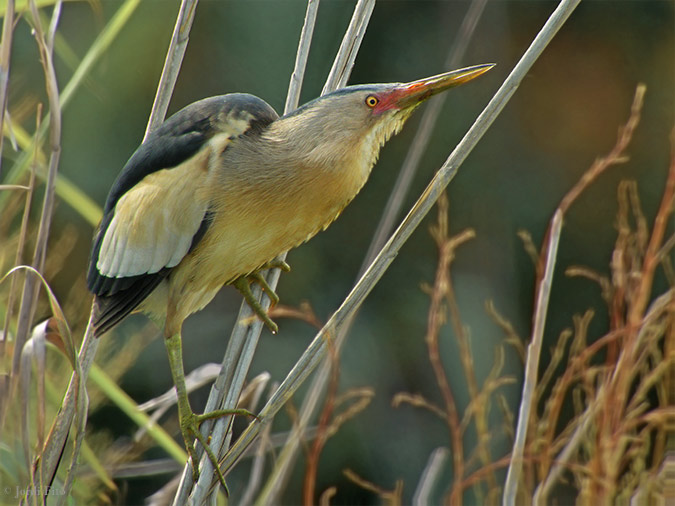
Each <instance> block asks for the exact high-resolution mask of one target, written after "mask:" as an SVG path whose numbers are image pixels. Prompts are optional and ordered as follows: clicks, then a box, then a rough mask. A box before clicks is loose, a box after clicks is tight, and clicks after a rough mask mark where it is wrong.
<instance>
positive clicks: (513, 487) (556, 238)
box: [503, 209, 563, 506]
mask: <svg viewBox="0 0 675 506" xmlns="http://www.w3.org/2000/svg"><path fill="white" fill-rule="evenodd" d="M562 221H563V217H562V211H561V210H560V209H557V210H556V212H555V214H554V215H553V221H552V222H551V228H550V234H549V240H548V244H547V245H546V249H545V251H546V261H545V264H544V265H545V267H544V275H543V276H542V278H541V281H540V282H539V286H538V288H537V303H536V307H535V312H534V325H533V329H532V340H531V342H530V344H529V346H528V347H527V358H526V360H525V379H524V380H523V395H522V398H521V401H520V410H519V412H518V426H517V428H516V440H515V442H514V444H513V451H512V452H511V461H510V463H509V469H508V472H507V474H506V483H505V484H504V499H503V504H504V506H515V505H516V493H517V492H518V482H519V481H520V470H521V468H522V465H523V454H524V451H525V442H526V440H527V428H528V426H529V423H530V412H531V410H532V404H533V402H534V395H533V394H534V391H535V389H536V386H537V375H538V373H539V357H540V355H541V346H542V342H543V339H544V325H545V324H546V313H547V312H548V301H549V298H550V295H551V285H552V283H553V272H554V270H555V263H556V256H557V253H558V244H559V242H560V231H561V229H562Z"/></svg>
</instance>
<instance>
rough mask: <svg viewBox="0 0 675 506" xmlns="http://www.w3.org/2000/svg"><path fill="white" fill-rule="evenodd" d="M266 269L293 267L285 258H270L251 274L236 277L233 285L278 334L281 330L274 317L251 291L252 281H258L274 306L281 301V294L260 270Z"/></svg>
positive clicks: (264, 321)
mask: <svg viewBox="0 0 675 506" xmlns="http://www.w3.org/2000/svg"><path fill="white" fill-rule="evenodd" d="M265 269H281V270H282V271H284V272H288V271H290V270H291V267H290V266H289V265H288V264H287V263H286V262H284V261H283V260H277V259H274V260H270V261H269V262H267V263H266V264H264V265H263V266H262V267H260V269H258V270H256V271H254V272H252V273H251V274H248V275H246V276H240V277H238V278H237V279H235V280H234V281H233V282H232V286H234V287H235V288H236V289H237V290H239V292H240V293H241V294H242V295H243V296H244V299H246V303H247V304H248V305H249V306H250V307H251V309H252V310H253V312H254V313H255V314H256V315H258V317H259V318H260V319H261V320H262V321H263V323H264V324H265V325H267V327H268V328H269V329H270V330H271V331H272V333H274V334H276V333H277V331H278V330H279V327H278V326H277V324H276V323H274V322H273V321H272V319H271V318H270V317H269V315H268V314H267V311H265V309H264V308H263V307H262V305H261V304H260V302H259V301H258V299H256V298H255V297H254V295H253V292H252V291H251V283H258V284H259V285H260V287H261V288H262V289H263V291H264V292H265V293H266V294H267V296H268V297H269V298H270V302H271V303H272V305H273V306H274V305H275V304H277V303H278V302H279V296H278V295H277V294H276V292H275V291H274V290H273V289H272V287H271V286H270V285H269V283H267V280H266V279H265V276H263V275H262V274H261V272H260V271H263V270H265Z"/></svg>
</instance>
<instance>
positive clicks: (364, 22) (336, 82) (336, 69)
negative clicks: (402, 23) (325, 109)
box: [321, 0, 375, 95]
mask: <svg viewBox="0 0 675 506" xmlns="http://www.w3.org/2000/svg"><path fill="white" fill-rule="evenodd" d="M374 8H375V0H359V1H358V2H357V3H356V7H354V13H353V14H352V19H351V21H350V22H349V27H348V28H347V32H346V33H345V36H344V37H343V38H342V44H340V49H338V52H337V56H336V57H335V60H334V61H333V66H332V67H331V69H330V72H329V74H328V78H327V79H326V83H325V84H324V85H323V89H322V90H321V94H322V95H325V94H326V93H330V92H331V91H333V90H336V89H338V88H342V87H344V86H345V85H346V84H347V80H348V79H349V76H350V75H351V73H352V67H354V61H355V60H356V54H357V53H358V52H359V47H361V41H362V40H363V36H364V35H365V33H366V28H367V27H368V22H369V21H370V16H371V14H372V13H373V9H374Z"/></svg>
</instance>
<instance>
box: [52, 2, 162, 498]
mask: <svg viewBox="0 0 675 506" xmlns="http://www.w3.org/2000/svg"><path fill="white" fill-rule="evenodd" d="M139 1H140V0H127V1H126V2H125V3H124V5H123V6H122V7H120V9H118V11H117V13H116V14H115V17H114V21H115V23H114V27H115V29H110V30H106V31H105V33H102V34H101V35H100V36H99V38H97V40H96V42H95V44H96V50H95V51H94V48H93V47H92V49H90V51H89V52H88V53H87V57H86V58H85V59H84V60H83V61H82V63H81V64H80V66H79V67H78V70H77V71H76V72H75V74H74V75H73V77H72V78H71V80H70V82H69V83H68V86H66V88H65V89H64V93H63V95H62V101H61V106H62V107H63V106H64V105H65V102H66V100H67V98H68V97H69V95H66V93H67V92H68V90H70V92H71V93H72V92H73V91H74V90H75V89H76V88H77V86H78V85H79V83H80V82H81V80H82V79H83V78H84V75H86V71H87V70H88V69H89V68H90V67H91V65H93V63H94V62H95V61H96V59H97V57H98V56H99V55H100V52H102V51H103V49H104V48H106V47H108V45H109V44H110V43H111V42H112V39H113V38H114V37H115V36H116V35H117V33H118V31H119V29H120V28H121V26H122V25H123V24H124V23H125V22H126V20H127V19H128V17H129V16H130V15H131V13H133V11H134V9H135V8H136V6H137V5H138V2H139ZM111 24H112V22H111ZM167 60H168V58H167ZM78 71H79V72H78ZM76 77H77V79H76ZM71 85H72V86H71ZM160 87H165V88H168V89H169V91H166V90H164V89H163V90H162V91H161V92H160V91H158V92H157V95H158V96H164V95H165V94H168V95H169V96H170V95H171V90H173V83H170V82H165V83H163V84H161V85H160ZM151 116H152V112H151ZM93 319H94V305H93V304H92V308H91V311H90V313H89V322H88V324H87V328H86V330H85V333H84V337H83V339H82V345H81V346H80V351H79V354H78V362H77V363H78V364H79V366H78V368H79V369H81V371H80V370H76V371H75V372H74V373H73V375H72V376H71V378H70V383H69V385H68V390H67V391H66V395H65V397H64V399H63V402H62V403H61V409H60V410H59V413H58V415H57V416H56V419H55V420H54V423H53V425H52V429H51V431H50V433H49V436H48V438H47V441H46V442H45V447H44V450H43V452H42V454H43V456H46V458H43V459H42V460H41V462H40V464H41V466H40V469H41V473H42V476H43V480H45V479H46V478H47V481H43V482H44V483H51V480H53V478H54V476H55V475H56V470H57V467H58V465H59V460H60V458H61V457H60V456H61V450H62V449H63V447H64V445H65V441H66V438H67V436H68V433H69V431H70V426H71V424H72V421H73V418H74V415H75V413H76V411H77V412H80V411H81V410H82V402H84V400H85V399H84V398H86V390H85V387H84V385H85V383H86V378H87V376H88V374H89V369H90V368H91V365H92V364H93V362H94V357H95V356H96V350H97V348H98V344H99V340H98V339H96V338H95V337H94V330H93ZM80 378H82V379H81V381H80ZM85 424H86V412H85V417H84V420H83V421H81V423H79V424H78V425H79V426H80V428H81V432H82V433H83V432H84V427H85ZM72 459H73V462H75V461H77V453H75V452H74V454H73V457H72ZM42 490H45V489H42ZM67 495H68V494H64V496H63V497H64V498H65V497H67Z"/></svg>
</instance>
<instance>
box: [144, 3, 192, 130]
mask: <svg viewBox="0 0 675 506" xmlns="http://www.w3.org/2000/svg"><path fill="white" fill-rule="evenodd" d="M198 1H199V0H182V1H181V3H180V9H179V10H178V18H177V19H176V24H175V25H174V27H173V34H172V35H171V42H170V43H169V49H168V51H167V52H166V59H165V60H164V67H163V68H162V75H161V77H160V78H159V85H158V86H157V93H156V94H155V100H154V102H153V104H152V110H151V111H150V118H149V119H148V126H147V127H146V129H145V135H143V140H145V139H147V138H148V135H150V132H152V131H153V130H155V129H156V128H157V127H158V126H159V125H161V124H162V122H163V121H164V117H165V116H166V111H167V110H168V109H169V101H170V100H171V95H172V94H173V88H174V86H175V85H176V80H177V79H178V73H179V72H180V67H181V65H182V63H183V57H184V56H185V50H186V49H187V45H188V40H189V39H190V37H189V35H190V28H192V21H193V20H194V18H195V11H196V10H197V2H198Z"/></svg>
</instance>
